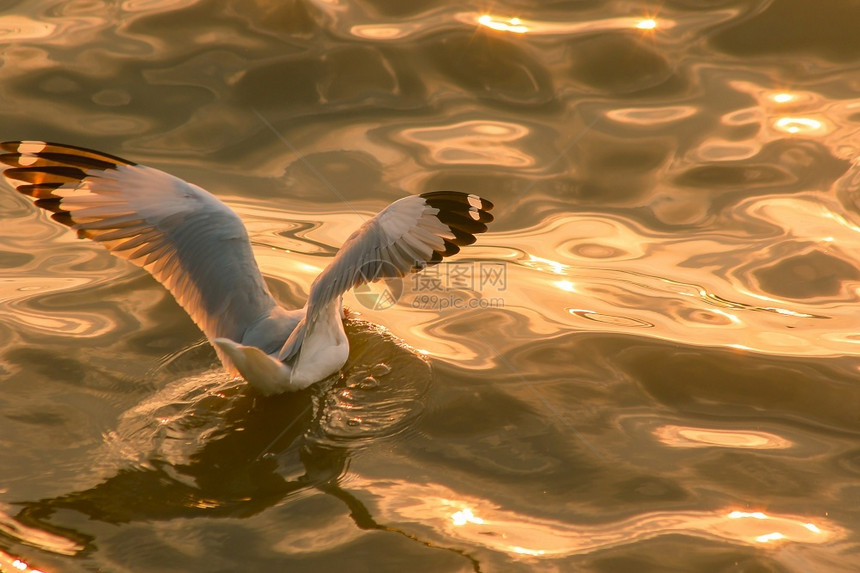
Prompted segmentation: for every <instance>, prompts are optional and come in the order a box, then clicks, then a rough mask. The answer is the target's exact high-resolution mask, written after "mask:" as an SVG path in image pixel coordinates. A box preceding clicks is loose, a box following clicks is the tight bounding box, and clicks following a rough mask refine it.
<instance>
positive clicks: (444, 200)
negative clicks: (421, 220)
mask: <svg viewBox="0 0 860 573" xmlns="http://www.w3.org/2000/svg"><path fill="white" fill-rule="evenodd" d="M420 197H421V198H422V199H424V201H425V202H426V203H427V205H429V206H430V207H433V208H434V209H437V210H438V213H436V218H437V219H439V221H441V222H442V223H444V224H445V225H446V226H447V227H448V229H449V230H450V231H451V233H452V234H453V235H454V237H453V238H446V239H445V240H444V248H443V249H442V250H439V251H434V252H433V257H432V259H431V260H430V261H428V265H434V264H437V263H438V262H440V261H441V260H442V259H443V258H444V257H450V256H451V255H456V254H457V253H459V252H460V247H462V246H466V245H471V244H473V243H475V242H476V241H477V240H478V239H477V237H475V235H478V234H480V233H484V232H486V231H487V223H492V222H493V215H492V214H490V213H489V211H490V210H491V209H492V208H493V206H494V205H493V203H492V202H491V201H488V200H487V199H484V198H483V197H478V196H477V195H474V194H471V193H463V192H461V191H430V192H428V193H422V194H421V195H420Z"/></svg>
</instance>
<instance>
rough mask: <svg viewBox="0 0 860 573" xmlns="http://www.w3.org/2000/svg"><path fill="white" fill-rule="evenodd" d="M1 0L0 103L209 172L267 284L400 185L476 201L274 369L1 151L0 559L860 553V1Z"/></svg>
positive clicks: (853, 558) (20, 564)
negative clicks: (76, 233)
mask: <svg viewBox="0 0 860 573" xmlns="http://www.w3.org/2000/svg"><path fill="white" fill-rule="evenodd" d="M0 9H2V12H0V40H2V52H0V53H1V54H2V65H0V98H2V102H3V105H2V106H0V116H2V120H0V121H2V122H1V123H0V125H2V129H0V131H1V132H2V134H0V135H2V138H3V139H45V140H56V141H61V142H66V143H72V144H76V145H82V146H87V147H92V148H96V149H100V150H103V151H106V152H108V153H113V154H116V155H120V156H124V157H128V158H130V159H132V160H135V161H139V162H142V163H147V164H149V165H152V166H155V167H159V168H161V169H164V170H167V171H170V172H171V173H174V174H176V175H178V176H180V177H183V178H186V179H188V180H189V181H193V182H195V183H197V184H199V185H202V186H204V187H206V188H207V189H209V190H210V191H212V192H213V193H215V194H216V195H218V196H219V197H221V198H222V199H223V200H225V201H226V202H227V203H228V204H229V205H230V206H231V207H233V208H234V209H235V210H236V211H237V212H239V213H240V215H241V216H242V218H243V220H244V221H245V222H246V224H247V226H248V228H249V231H250V234H251V237H252V241H253V243H254V247H255V253H256V255H257V257H258V260H259V261H260V266H261V267H262V269H263V272H264V274H266V276H267V280H268V281H269V284H270V286H271V288H272V289H273V291H274V292H275V293H276V295H277V297H278V298H279V299H280V300H281V301H282V302H284V303H285V304H287V305H291V306H298V305H301V304H302V303H303V300H304V297H305V296H306V293H307V289H308V286H309V284H310V281H311V280H312V279H313V277H314V276H315V275H316V273H317V272H319V270H320V269H321V268H322V267H324V266H325V265H326V264H327V262H328V261H329V260H330V258H331V256H332V255H333V253H334V252H335V251H336V249H337V247H338V246H339V245H340V244H341V243H342V241H343V240H344V239H345V237H346V236H347V235H348V234H349V233H350V232H351V230H352V229H353V228H354V227H356V226H357V225H358V224H360V222H361V221H362V217H364V216H367V215H369V214H371V213H374V212H376V211H378V210H379V209H381V208H382V207H384V206H385V205H386V204H387V203H388V202H390V201H392V200H394V199H396V198H398V197H400V196H403V195H405V194H408V193H419V192H424V191H428V190H434V189H458V190H462V191H468V192H472V193H477V194H480V195H482V196H484V197H487V198H489V199H490V200H492V201H493V202H494V203H495V204H496V209H495V211H494V213H495V215H496V222H495V223H494V224H493V225H492V227H491V232H490V233H489V234H487V235H482V236H481V237H480V240H479V242H478V244H477V245H475V246H474V247H470V248H468V249H465V250H464V251H463V253H462V254H461V255H460V257H459V258H458V259H456V261H457V262H458V264H457V265H447V266H441V267H437V274H436V275H430V276H428V275H426V274H425V275H422V276H421V278H415V279H410V280H407V281H405V283H404V285H403V287H404V292H403V296H402V297H401V298H400V300H399V303H398V304H397V305H396V306H394V307H391V308H377V309H373V308H368V306H372V305H367V304H363V301H362V300H358V299H357V298H356V297H355V295H350V296H349V297H348V298H347V304H348V305H349V306H350V307H351V308H352V309H353V310H354V311H356V312H354V316H352V317H351V318H350V320H349V327H348V331H349V335H350V339H351V342H352V355H351V357H350V361H349V363H348V365H347V366H346V367H345V369H344V371H343V373H342V375H341V376H340V377H339V378H338V379H336V380H330V381H328V382H327V383H326V384H323V385H322V386H320V387H318V388H316V389H313V390H310V391H307V392H304V393H301V394H296V395H286V396H279V397H274V398H262V397H259V396H256V395H254V394H253V393H251V392H249V391H248V390H247V389H246V388H245V386H244V385H243V384H242V383H241V382H240V381H238V380H231V379H230V378H229V377H228V376H227V375H226V374H225V373H223V371H222V370H221V369H220V367H219V365H218V363H217V360H216V358H215V355H214V352H213V351H212V350H211V349H210V348H209V346H208V345H207V344H205V342H204V341H203V339H202V335H201V333H200V332H199V331H198V330H197V328H196V327H195V326H194V324H193V323H192V322H191V320H190V319H189V318H188V317H187V316H186V315H185V314H184V313H183V312H182V310H181V309H180V308H179V307H178V306H177V305H176V304H175V303H174V302H173V300H172V299H171V298H170V296H169V295H167V294H166V292H165V291H164V290H163V289H162V288H161V287H160V286H159V285H158V284H157V283H156V282H155V281H153V280H152V279H151V278H150V277H149V276H148V275H145V274H144V273H143V272H142V271H140V270H139V269H137V268H136V267H132V266H131V265H129V264H127V263H125V262H123V261H119V260H117V259H114V258H113V257H112V256H111V255H109V254H108V253H107V252H106V251H104V250H102V249H101V248H100V247H98V246H96V245H92V244H89V243H86V242H84V241H78V240H76V239H75V238H74V237H73V235H72V233H69V232H67V230H66V229H64V228H61V227H60V226H59V225H57V224H55V223H53V222H51V221H50V220H49V219H48V218H47V217H46V216H45V215H44V214H42V213H39V212H37V210H36V209H35V208H34V207H33V206H32V205H31V204H30V203H29V202H28V201H27V200H26V199H25V198H22V197H19V196H18V195H17V194H16V193H15V192H14V191H12V189H11V188H9V187H8V186H4V188H3V189H2V191H3V192H2V193H0V210H2V213H3V221H4V225H3V230H2V231H0V317H2V321H0V342H2V350H0V376H2V378H0V420H1V421H0V429H1V430H2V431H0V452H2V463H0V570H4V571H5V570H6V569H8V570H10V571H11V570H13V568H14V570H21V568H25V569H26V566H25V565H24V563H25V562H26V563H28V564H29V566H30V567H32V568H35V569H39V570H42V571H44V572H46V573H49V572H54V571H135V572H141V571H261V570H273V571H286V570H289V571H342V570H344V569H347V570H350V571H413V570H416V571H417V570H420V571H446V572H447V571H473V570H474V571H478V570H480V571H532V570H541V571H543V570H545V571H566V570H583V571H612V572H615V571H637V572H639V571H804V572H806V571H855V570H858V569H860V537H858V531H860V441H858V440H860V385H858V376H860V372H858V371H860V360H858V358H857V356H858V348H857V346H858V343H860V334H858V331H857V324H858V319H857V316H858V315H857V311H856V307H855V305H856V304H857V303H858V298H860V255H858V253H860V228H858V224H860V216H858V208H860V191H858V190H860V172H858V170H857V167H856V166H855V163H856V161H857V157H858V154H860V149H858V141H860V138H858V127H860V96H858V91H860V83H858V78H860V76H858V72H860V66H858V62H860V41H858V39H857V34H856V24H857V22H860V8H858V4H857V3H856V2H848V1H838V0H819V1H817V2H815V3H810V2H806V1H802V0H782V1H780V2H768V1H760V2H755V1H740V0H736V1H732V0H725V1H713V2H707V3H703V2H691V1H687V0H673V1H668V2H663V3H660V4H659V5H657V4H653V3H644V2H601V1H583V2H545V3H542V4H541V5H540V6H535V5H533V4H532V3H516V2H504V3H491V4H487V3H483V4H481V3H455V2H441V1H432V0H421V1H418V2H394V1H389V0H373V1H371V0H364V1H360V2H358V1H356V2H345V1H343V0H306V1H300V0H290V1H268V0H255V1H247V2H244V1H239V0H233V1H231V0H220V1H215V0H213V1H205V0H203V1H195V0H172V1H171V0H163V1H157V0H150V1H145V0H127V1H125V2H99V1H97V0H92V1H86V0H81V1H68V2H56V1H52V2H48V1H27V2H17V3H6V4H5V5H4V6H3V7H2V8H0ZM488 10H489V11H488ZM383 306H384V305H383ZM374 324H378V325H382V326H384V327H385V328H380V327H376V326H374ZM386 329H387V330H386ZM16 559H17V560H19V561H17V565H15V564H13V562H15V560H16Z"/></svg>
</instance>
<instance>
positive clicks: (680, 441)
mask: <svg viewBox="0 0 860 573" xmlns="http://www.w3.org/2000/svg"><path fill="white" fill-rule="evenodd" d="M654 436H656V437H657V439H658V440H660V441H661V442H662V443H664V444H666V445H667V446H671V447H673V448H707V447H714V446H716V447H726V448H752V449H757V450H781V449H786V448H790V447H791V446H792V445H794V444H793V442H791V441H789V440H786V439H785V438H782V437H780V436H777V435H776V434H771V433H770V432H760V431H754V430H723V429H718V428H694V427H691V426H676V425H672V424H668V425H665V426H660V427H659V428H655V429H654Z"/></svg>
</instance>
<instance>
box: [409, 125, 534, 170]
mask: <svg viewBox="0 0 860 573" xmlns="http://www.w3.org/2000/svg"><path fill="white" fill-rule="evenodd" d="M528 133H529V130H528V128H526V127H524V126H522V125H519V124H516V123H507V122H502V121H488V120H484V121H482V120H470V121H462V122H459V123H455V124H452V125H443V126H439V127H420V128H412V129H404V130H403V131H402V132H401V134H402V137H403V138H404V139H406V140H408V141H410V142H413V143H418V144H420V145H422V146H424V147H426V148H427V149H428V150H429V151H430V156H431V158H432V159H433V161H435V162H436V163H441V164H446V165H476V164H477V165H499V166H504V167H530V166H532V165H534V164H535V160H534V158H533V157H531V156H529V155H527V154H526V153H524V152H523V151H522V150H521V147H522V145H521V144H519V143H518V144H513V143H514V142H518V141H519V140H521V139H522V138H524V137H525V136H526V135H528Z"/></svg>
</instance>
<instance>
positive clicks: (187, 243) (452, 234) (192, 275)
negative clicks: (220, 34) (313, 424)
mask: <svg viewBox="0 0 860 573" xmlns="http://www.w3.org/2000/svg"><path fill="white" fill-rule="evenodd" d="M0 150H2V154H0V162H2V163H3V164H5V165H8V166H9V167H7V168H5V170H4V172H3V174H4V175H5V176H6V177H7V178H9V179H11V180H14V182H15V185H16V188H17V190H18V191H19V192H20V193H22V194H24V195H28V196H30V197H32V198H33V199H35V203H36V205H37V206H39V207H41V208H43V209H46V210H48V211H51V212H52V213H53V215H52V217H53V219H55V220H56V221H58V222H60V223H63V224H64V225H67V226H69V227H71V228H72V229H74V230H75V231H77V233H78V235H79V236H80V237H86V238H89V239H92V240H94V241H97V242H99V243H101V244H102V245H104V246H105V247H106V248H107V249H108V250H110V251H111V252H112V253H113V254H115V255H117V256H118V257H122V258H124V259H126V260H128V261H131V262H132V263H134V264H136V265H137V266H139V267H142V268H143V269H145V270H146V271H147V272H149V273H150V274H151V275H152V276H153V277H155V279H156V280H157V281H158V282H160V283H161V284H162V285H164V286H165V287H166V288H167V290H169V291H170V293H171V294H172V295H173V296H174V298H175V299H176V300H177V302H178V303H179V304H180V305H181V306H182V308H184V309H185V311H186V312H187V313H188V314H189V315H190V316H191V318H192V319H193V320H194V322H195V323H196V324H197V325H198V326H199V327H200V329H201V330H202V331H203V333H204V334H205V335H206V337H207V338H208V339H209V341H210V343H212V345H213V346H214V347H215V349H216V351H217V353H218V356H219V358H220V359H221V362H222V363H223V364H224V366H225V368H227V369H228V370H229V371H231V372H233V373H236V372H238V373H239V374H241V375H242V377H243V378H244V379H245V380H247V381H248V383H249V384H251V386H253V387H254V388H256V389H257V390H259V391H260V392H262V393H264V394H277V393H281V392H288V391H294V390H301V389H303V388H306V387H308V386H310V385H311V384H313V383H315V382H318V381H320V380H323V379H325V378H326V377H328V376H330V375H331V374H334V373H335V372H337V371H338V370H340V368H341V366H343V365H344V363H345V362H346V359H347V356H348V354H349V342H348V341H347V338H346V334H345V333H344V329H343V310H342V299H343V294H344V293H345V292H346V291H347V290H349V289H351V288H353V287H356V286H358V285H361V284H364V283H366V282H373V281H376V280H379V279H382V278H389V277H393V276H404V275H406V274H408V273H410V272H414V271H417V270H419V269H421V268H423V267H424V266H426V265H432V264H435V263H438V262H439V261H441V260H442V258H443V257H446V256H449V255H453V254H454V253H457V252H458V251H459V250H460V246H462V245H469V244H472V243H474V242H475V234H477V233H483V232H484V231H486V230H487V225H486V223H488V222H490V221H492V220H493V216H492V215H491V214H490V213H489V211H490V210H491V209H492V208H493V204H492V203H490V202H489V201H487V200H486V199H481V198H480V197H477V196H476V195H470V194H467V193H460V192H456V191H436V192H431V193H423V194H421V195H412V196H409V197H404V198H403V199H400V200H398V201H395V202H394V203H392V204H391V205H389V206H388V207H386V208H385V209H383V210H382V211H380V212H379V213H378V214H377V215H376V216H375V217H373V218H372V219H369V220H368V221H366V222H365V223H364V224H363V225H361V227H359V228H358V230H356V231H355V232H354V233H353V234H352V235H350V236H349V238H348V239H347V240H346V242H345V243H344V244H343V246H342V247H341V248H340V251H338V253H337V255H336V256H335V257H334V260H332V262H331V264H329V265H328V267H326V268H325V269H324V270H323V271H322V272H321V273H320V274H319V276H317V278H316V279H315V280H314V282H313V284H312V285H311V288H310V294H309V297H308V302H307V304H306V305H305V307H304V308H300V309H286V308H283V307H282V306H280V305H279V304H278V303H277V302H276V301H275V299H274V298H272V295H271V293H270V292H269V289H268V288H267V287H266V283H265V282H264V281H263V276H262V275H261V274H260V269H259V267H258V266H257V262H256V261H255V260H254V254H253V252H252V250H251V243H250V240H249V238H248V232H247V230H246V229H245V226H244V225H243V224H242V221H241V219H239V216H238V215H236V213H234V212H233V211H232V210H231V209H230V208H229V207H227V205H225V204H224V203H222V202H221V201H219V200H218V199H217V198H216V197H215V196H214V195H212V194H210V193H209V192H207V191H206V190H204V189H202V188H200V187H198V186H197V185H193V184H191V183H188V182H186V181H183V180H182V179H179V178H177V177H174V176H172V175H170V174H168V173H165V172H163V171H159V170H158V169H153V168H151V167H146V166H144V165H138V164H136V163H133V162H131V161H127V160H125V159H120V158H119V157H114V156H112V155H107V154H104V153H100V152H97V151H92V150H89V149H84V148H81V147H75V146H71V145H61V144H57V143H46V142H42V141H11V142H6V143H0Z"/></svg>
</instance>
